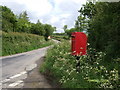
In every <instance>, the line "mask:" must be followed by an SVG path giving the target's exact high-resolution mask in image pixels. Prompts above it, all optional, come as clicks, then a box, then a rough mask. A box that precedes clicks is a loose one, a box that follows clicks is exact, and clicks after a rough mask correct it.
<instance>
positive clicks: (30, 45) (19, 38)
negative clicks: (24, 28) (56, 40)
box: [0, 32, 52, 56]
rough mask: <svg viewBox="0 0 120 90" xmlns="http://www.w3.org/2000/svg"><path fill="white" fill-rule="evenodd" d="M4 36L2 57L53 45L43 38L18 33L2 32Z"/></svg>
mask: <svg viewBox="0 0 120 90" xmlns="http://www.w3.org/2000/svg"><path fill="white" fill-rule="evenodd" d="M0 34H2V56H6V55H12V54H17V53H22V52H26V51H30V50H34V49H38V48H42V47H45V46H48V45H51V44H52V42H51V41H45V39H44V37H43V36H38V35H34V34H27V33H18V32H10V33H6V32H0Z"/></svg>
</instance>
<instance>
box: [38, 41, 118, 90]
mask: <svg viewBox="0 0 120 90" xmlns="http://www.w3.org/2000/svg"><path fill="white" fill-rule="evenodd" d="M70 47H71V46H70V43H69V41H64V42H61V43H60V44H58V45H55V46H54V47H53V48H52V49H49V50H48V52H47V55H46V58H45V62H44V64H43V65H42V67H41V69H40V72H42V73H43V74H46V75H50V76H52V77H54V80H55V81H56V82H59V83H60V84H61V87H63V88H117V87H118V85H119V80H118V79H119V77H118V64H116V65H115V64H112V63H111V64H110V63H109V62H108V63H109V65H110V66H109V67H112V68H108V65H107V64H106V65H105V64H104V62H102V60H103V57H104V55H105V54H104V53H102V52H96V53H95V55H93V54H92V53H91V52H93V50H92V49H91V48H90V49H89V50H88V55H86V56H81V57H80V59H79V61H80V67H79V72H77V71H76V63H77V60H76V58H75V57H74V56H72V55H71V54H70V53H71V48H70ZM117 61H119V59H117ZM114 62H116V60H114ZM54 80H53V81H54Z"/></svg>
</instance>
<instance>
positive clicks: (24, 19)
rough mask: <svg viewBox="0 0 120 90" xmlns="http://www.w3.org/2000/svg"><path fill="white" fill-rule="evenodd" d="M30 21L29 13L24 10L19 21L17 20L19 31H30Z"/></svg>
mask: <svg viewBox="0 0 120 90" xmlns="http://www.w3.org/2000/svg"><path fill="white" fill-rule="evenodd" d="M30 27H31V24H30V21H29V17H28V15H27V12H26V11H24V12H22V13H21V14H20V15H19V16H18V22H17V29H16V31H17V32H27V33H29V32H30Z"/></svg>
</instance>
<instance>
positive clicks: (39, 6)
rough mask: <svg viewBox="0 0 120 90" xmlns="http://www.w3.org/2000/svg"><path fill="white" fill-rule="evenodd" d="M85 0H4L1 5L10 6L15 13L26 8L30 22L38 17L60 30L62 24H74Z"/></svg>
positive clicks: (69, 25) (71, 25) (70, 25)
mask: <svg viewBox="0 0 120 90" xmlns="http://www.w3.org/2000/svg"><path fill="white" fill-rule="evenodd" d="M85 2H86V0H4V1H2V5H6V6H8V7H9V8H11V9H12V10H13V11H14V13H15V14H19V13H21V12H22V11H25V10H26V11H27V12H28V16H29V17H30V20H31V21H32V22H36V21H37V20H38V19H40V21H41V22H43V23H49V24H52V25H53V26H56V27H57V28H58V29H57V30H58V32H62V31H63V30H62V28H63V26H64V25H68V28H70V27H73V26H74V21H75V19H76V18H77V16H78V14H79V13H78V10H79V9H80V7H81V5H82V4H84V3H85Z"/></svg>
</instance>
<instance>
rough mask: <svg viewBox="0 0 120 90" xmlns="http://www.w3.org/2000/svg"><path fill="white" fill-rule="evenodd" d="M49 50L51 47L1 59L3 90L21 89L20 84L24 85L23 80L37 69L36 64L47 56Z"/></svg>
mask: <svg viewBox="0 0 120 90" xmlns="http://www.w3.org/2000/svg"><path fill="white" fill-rule="evenodd" d="M48 48H50V46H48V47H44V48H41V49H37V50H33V51H29V52H25V53H21V54H16V55H12V56H5V57H2V58H0V60H2V65H0V70H1V69H2V80H0V81H1V83H2V84H1V86H2V87H3V88H13V87H16V86H17V87H21V86H20V85H18V84H22V83H23V79H25V78H27V72H28V71H31V70H32V69H33V68H35V67H36V63H35V62H36V61H37V60H38V59H40V58H41V57H43V56H45V54H46V51H47V49H48Z"/></svg>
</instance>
